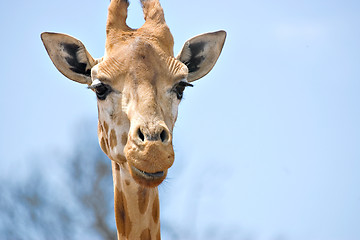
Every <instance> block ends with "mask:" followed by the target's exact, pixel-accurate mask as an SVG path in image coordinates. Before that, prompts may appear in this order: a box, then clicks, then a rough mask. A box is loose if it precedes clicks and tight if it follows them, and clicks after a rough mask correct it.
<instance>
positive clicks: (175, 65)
mask: <svg viewBox="0 0 360 240" xmlns="http://www.w3.org/2000/svg"><path fill="white" fill-rule="evenodd" d="M141 3H142V6H143V11H144V17H145V23H144V25H143V26H142V27H141V28H139V29H136V30H135V29H131V28H129V27H128V26H127V24H126V17H127V8H128V5H129V3H128V1H126V0H112V1H111V3H110V6H109V14H108V20H107V26H106V45H105V55H104V57H102V58H100V59H94V58H93V57H92V56H91V55H90V54H89V52H88V51H87V50H86V48H85V47H84V45H83V44H82V43H81V42H80V41H79V40H77V39H75V38H73V37H71V36H68V35H65V34H59V33H48V32H46V33H42V35H41V38H42V41H43V43H44V45H45V48H46V50H47V52H48V54H49V56H50V58H51V60H52V61H53V63H54V65H55V66H56V68H57V69H58V70H59V71H60V72H61V73H62V74H64V75H65V76H66V77H67V78H69V79H71V80H73V81H76V82H78V83H82V84H87V85H88V87H89V88H90V89H91V90H93V91H94V92H95V94H96V96H97V99H98V113H99V116H98V117H99V122H98V136H99V142H100V146H101V148H102V150H103V151H104V152H105V153H106V154H107V156H108V157H109V158H110V159H111V160H113V161H115V162H117V163H119V164H120V166H121V167H122V168H123V170H124V171H129V172H130V174H131V176H132V177H133V178H134V180H135V181H136V182H138V183H139V184H140V185H143V186H146V187H155V186H157V185H159V184H160V183H161V182H162V181H163V180H164V179H165V177H166V174H167V170H168V169H169V168H170V167H171V165H172V164H173V162H174V150H173V146H172V139H173V128H174V124H175V121H176V118H177V111H178V105H179V103H180V101H181V98H182V96H183V91H184V89H185V88H186V87H188V86H192V85H191V82H193V81H195V80H197V79H199V78H201V77H203V76H204V75H206V74H207V73H208V72H209V71H210V70H211V69H212V68H213V66H214V65H215V63H216V61H217V59H218V57H219V55H220V53H221V50H222V47H223V44H224V41H225V37H226V33H225V32H224V31H219V32H214V33H207V34H203V35H199V36H197V37H194V38H192V39H190V40H188V41H187V42H186V43H185V45H184V47H183V49H182V50H181V52H180V54H179V55H178V56H177V57H174V54H173V45H174V41H173V37H172V34H171V33H170V30H169V28H168V26H167V25H166V23H165V19H164V13H163V9H162V8H161V6H160V3H159V1H158V0H143V1H141Z"/></svg>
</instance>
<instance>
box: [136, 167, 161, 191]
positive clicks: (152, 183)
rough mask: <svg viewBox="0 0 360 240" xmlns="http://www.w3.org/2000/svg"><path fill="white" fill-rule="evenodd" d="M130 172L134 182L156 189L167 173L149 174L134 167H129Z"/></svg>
mask: <svg viewBox="0 0 360 240" xmlns="http://www.w3.org/2000/svg"><path fill="white" fill-rule="evenodd" d="M130 172H131V175H132V176H133V178H134V179H135V181H137V182H138V183H139V184H141V185H145V186H147V187H156V186H157V185H159V184H160V183H161V182H162V181H163V180H164V179H165V177H166V174H167V171H159V172H155V173H149V172H145V171H143V170H140V169H138V168H136V167H134V166H130Z"/></svg>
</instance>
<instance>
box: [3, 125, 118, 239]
mask: <svg viewBox="0 0 360 240" xmlns="http://www.w3.org/2000/svg"><path fill="white" fill-rule="evenodd" d="M87 129H95V128H94V124H91V123H85V124H84V123H82V124H81V125H79V126H78V128H76V132H75V136H76V138H75V145H74V151H73V153H72V154H71V155H70V156H69V157H66V159H60V160H59V161H58V162H59V163H58V165H59V166H60V167H59V168H56V167H53V165H51V164H49V165H45V166H42V167H41V168H35V167H32V166H27V168H28V169H29V170H28V171H30V174H29V176H28V177H26V178H24V179H21V180H19V181H17V182H15V180H14V179H1V183H0V192H1V197H0V239H37V240H38V239H84V238H85V239H116V229H115V223H114V219H115V218H114V211H113V185H112V175H111V163H110V160H109V159H108V158H107V157H106V156H105V155H104V154H103V153H102V151H101V150H100V148H99V146H98V143H97V141H96V140H97V136H96V135H95V136H89V131H87ZM54 158H55V159H56V157H54ZM48 168H51V169H48ZM50 179H53V180H54V181H51V180H50Z"/></svg>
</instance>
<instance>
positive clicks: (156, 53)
mask: <svg viewBox="0 0 360 240" xmlns="http://www.w3.org/2000/svg"><path fill="white" fill-rule="evenodd" d="M98 70H99V72H100V75H103V76H104V77H103V78H107V79H110V80H112V81H116V80H118V79H119V78H120V79H121V77H120V76H123V78H128V79H130V80H133V81H134V80H135V81H148V82H149V81H152V82H154V79H155V80H162V79H163V80H165V81H166V80H169V79H174V78H175V79H178V78H185V77H186V76H187V74H188V69H187V67H186V65H185V64H183V63H182V62H180V61H178V60H177V59H175V58H174V57H173V56H170V55H168V54H166V53H165V52H164V51H162V49H161V48H160V47H158V46H157V44H156V43H154V42H153V41H149V40H148V39H143V38H140V37H137V38H135V39H133V41H127V42H120V43H119V44H117V45H116V46H114V47H112V48H111V51H107V55H106V56H105V57H104V59H103V61H102V62H101V63H100V64H99V66H98Z"/></svg>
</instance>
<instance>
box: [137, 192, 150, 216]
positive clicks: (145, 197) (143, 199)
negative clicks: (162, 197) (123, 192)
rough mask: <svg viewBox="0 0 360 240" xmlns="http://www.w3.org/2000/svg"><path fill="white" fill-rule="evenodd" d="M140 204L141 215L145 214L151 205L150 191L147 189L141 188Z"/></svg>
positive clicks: (139, 193) (139, 194)
mask: <svg viewBox="0 0 360 240" xmlns="http://www.w3.org/2000/svg"><path fill="white" fill-rule="evenodd" d="M138 204H139V210H140V213H141V214H144V213H145V212H146V209H147V207H148V205H149V191H148V190H147V188H144V187H139V189H138Z"/></svg>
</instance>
